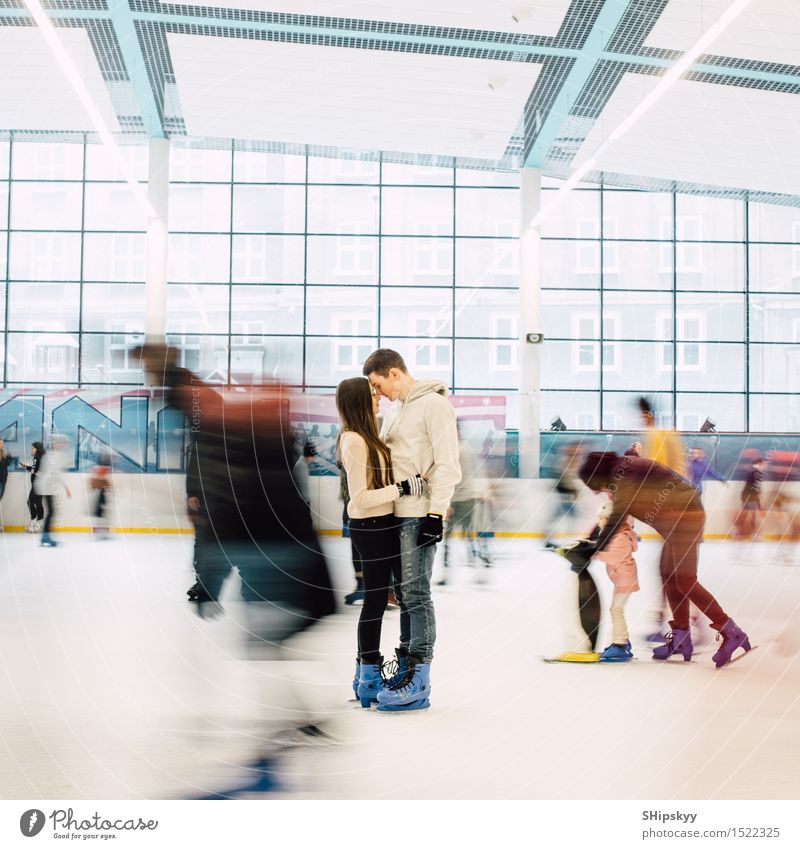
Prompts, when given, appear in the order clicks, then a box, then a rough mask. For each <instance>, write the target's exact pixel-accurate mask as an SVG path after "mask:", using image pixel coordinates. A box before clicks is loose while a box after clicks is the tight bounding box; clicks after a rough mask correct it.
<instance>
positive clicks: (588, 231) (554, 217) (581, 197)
mask: <svg viewBox="0 0 800 849" xmlns="http://www.w3.org/2000/svg"><path fill="white" fill-rule="evenodd" d="M555 196H556V192H555V191H548V190H545V191H543V192H542V207H543V208H544V207H546V206H547V205H548V204H549V203H551V202H552V201H553V199H554V198H555ZM542 236H544V237H553V236H555V237H565V236H568V237H570V238H573V239H596V238H599V237H600V191H599V190H598V191H577V190H576V191H573V192H570V193H569V194H568V195H567V196H566V198H563V199H561V200H559V204H558V206H557V207H556V209H555V210H553V212H551V213H549V214H548V216H547V218H545V220H544V222H542Z"/></svg>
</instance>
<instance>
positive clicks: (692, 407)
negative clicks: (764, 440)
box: [677, 392, 744, 431]
mask: <svg viewBox="0 0 800 849" xmlns="http://www.w3.org/2000/svg"><path fill="white" fill-rule="evenodd" d="M677 411H678V430H684V431H698V430H699V429H700V427H701V426H702V424H703V422H704V421H705V420H706V418H710V419H711V421H713V422H714V424H715V425H716V427H717V430H719V431H726V430H727V431H731V430H739V431H741V430H744V395H723V394H721V393H718V392H709V393H705V392H699V393H694V394H688V393H687V394H681V393H680V392H679V393H678V397H677Z"/></svg>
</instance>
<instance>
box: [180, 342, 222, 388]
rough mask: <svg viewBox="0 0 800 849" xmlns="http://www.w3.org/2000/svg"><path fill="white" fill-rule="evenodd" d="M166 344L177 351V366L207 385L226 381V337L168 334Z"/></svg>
mask: <svg viewBox="0 0 800 849" xmlns="http://www.w3.org/2000/svg"><path fill="white" fill-rule="evenodd" d="M167 344H168V345H171V346H172V347H174V348H176V349H177V351H178V366H180V368H186V369H189V371H193V372H194V373H195V374H196V375H198V377H200V379H201V380H205V381H206V382H207V383H225V382H226V381H227V380H228V337H227V336H198V335H195V334H191V333H180V334H170V335H169V336H167Z"/></svg>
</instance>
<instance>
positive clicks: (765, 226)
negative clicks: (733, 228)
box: [747, 203, 800, 244]
mask: <svg viewBox="0 0 800 849" xmlns="http://www.w3.org/2000/svg"><path fill="white" fill-rule="evenodd" d="M747 217H748V222H749V225H750V239H751V240H752V241H754V242H794V243H795V244H797V243H798V242H800V208H798V207H796V206H775V205H774V204H771V203H751V204H750V205H749V206H748V208H747Z"/></svg>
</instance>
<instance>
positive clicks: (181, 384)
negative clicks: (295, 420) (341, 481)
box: [141, 345, 335, 745]
mask: <svg viewBox="0 0 800 849" xmlns="http://www.w3.org/2000/svg"><path fill="white" fill-rule="evenodd" d="M141 356H142V358H143V360H144V365H145V368H146V369H147V371H148V372H149V373H150V374H151V375H154V376H155V377H156V379H157V380H159V381H161V382H163V384H164V385H165V386H166V387H168V396H167V401H168V403H169V404H170V405H171V406H173V407H175V408H176V409H178V410H181V411H182V412H183V413H184V414H185V415H186V416H187V418H189V420H190V421H191V422H192V429H193V431H194V432H195V434H194V435H195V437H196V438H195V442H194V460H193V462H194V463H195V464H196V468H197V469H198V472H199V475H200V479H201V481H202V489H203V497H204V509H205V512H206V514H207V521H208V526H207V527H208V530H207V532H204V533H203V534H202V535H200V534H198V537H197V543H198V544H197V548H196V558H197V566H198V575H199V576H200V580H199V585H200V590H201V591H202V597H201V598H198V599H197V605H196V609H197V612H198V613H199V614H200V615H201V616H203V617H204V618H213V616H214V615H219V614H220V613H222V608H221V605H220V594H221V591H222V585H223V583H224V581H225V579H226V577H227V576H228V574H229V573H230V571H231V569H232V568H235V569H236V570H237V571H238V572H239V575H240V577H241V597H242V599H243V601H244V602H245V603H246V604H245V612H246V615H247V629H246V631H247V651H248V659H249V662H251V663H252V664H255V665H254V666H252V679H251V680H252V682H253V684H254V685H256V686H264V687H265V692H264V694H263V695H262V696H260V697H259V698H258V699H256V701H257V702H259V701H263V704H264V705H269V711H268V712H266V713H265V714H264V715H261V716H260V721H261V723H262V725H264V726H265V728H266V731H265V733H266V734H267V735H268V738H269V740H271V741H272V744H274V745H279V744H280V745H282V744H283V743H284V742H287V743H288V742H289V741H291V740H294V739H297V740H299V741H303V740H310V739H319V738H320V737H324V736H325V732H323V731H322V730H321V729H320V727H319V725H318V723H317V721H316V717H314V714H313V712H312V710H311V709H310V708H309V707H307V705H306V703H305V699H304V698H303V696H302V695H301V693H300V691H299V688H298V687H297V686H296V685H295V684H294V683H293V681H292V680H291V676H290V675H289V674H288V673H287V671H286V669H285V667H284V666H283V664H282V663H281V662H282V660H283V647H284V646H285V644H286V642H287V641H288V640H290V638H292V637H294V636H295V635H297V634H299V633H301V632H303V631H305V630H306V629H308V628H310V627H311V626H313V625H314V624H315V623H317V622H318V621H319V620H320V619H322V618H323V617H325V616H328V615H329V614H331V613H332V612H333V611H334V608H335V604H334V599H333V591H332V588H331V583H330V576H329V574H328V568H327V564H326V563H325V559H324V557H323V555H322V552H321V549H320V547H319V543H318V540H317V538H316V535H315V533H314V530H313V527H312V525H311V515H310V512H309V510H308V506H307V505H306V503H305V502H304V501H303V499H302V498H301V496H300V494H299V493H298V492H297V488H296V486H295V485H294V481H293V478H292V464H293V459H292V458H293V451H292V435H291V430H290V427H289V421H288V418H289V404H288V395H287V393H286V391H285V390H284V389H282V388H281V387H280V386H264V387H254V388H252V390H251V391H250V392H242V393H237V394H236V395H230V396H228V397H223V396H222V395H221V394H220V393H219V392H218V391H216V390H215V389H214V388H212V387H210V386H208V385H207V384H205V383H203V382H202V381H200V380H199V379H198V378H196V377H194V376H191V377H188V376H187V373H186V372H185V371H184V370H181V369H176V368H174V367H170V366H171V364H172V365H174V362H175V358H174V355H172V353H171V352H170V351H169V350H168V349H165V348H164V346H159V345H145V346H144V347H143V348H142V349H141ZM209 609H210V610H211V611H212V612H210V613H209V612H208V610H209ZM276 664H279V665H280V666H278V665H276Z"/></svg>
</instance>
